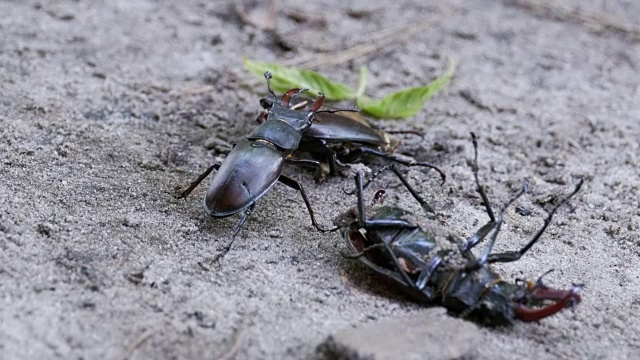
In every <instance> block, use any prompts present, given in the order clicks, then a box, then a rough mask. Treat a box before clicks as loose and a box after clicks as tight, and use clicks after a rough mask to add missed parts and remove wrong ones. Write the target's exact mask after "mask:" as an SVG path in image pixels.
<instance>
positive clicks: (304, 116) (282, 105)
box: [178, 72, 335, 258]
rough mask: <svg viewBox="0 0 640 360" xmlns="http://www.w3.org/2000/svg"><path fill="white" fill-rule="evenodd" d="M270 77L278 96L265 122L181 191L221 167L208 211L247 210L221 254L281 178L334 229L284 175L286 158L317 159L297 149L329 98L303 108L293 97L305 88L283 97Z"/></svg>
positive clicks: (216, 214)
mask: <svg viewBox="0 0 640 360" xmlns="http://www.w3.org/2000/svg"><path fill="white" fill-rule="evenodd" d="M265 78H266V79H267V86H268V89H269V92H270V93H271V94H272V95H273V101H272V106H271V108H270V110H269V111H268V113H267V114H266V117H265V121H263V122H262V123H261V124H260V125H258V126H257V127H256V128H255V129H253V131H252V132H251V133H250V134H249V135H248V136H247V138H246V139H244V140H242V141H240V142H238V143H237V144H236V145H235V146H234V147H233V149H232V150H231V152H230V153H229V154H228V155H227V157H226V158H225V160H224V161H223V162H222V164H220V163H216V164H214V165H212V166H211V167H209V168H208V169H207V170H206V171H205V172H204V173H202V175H200V176H199V177H198V179H196V180H195V181H194V182H192V183H191V185H190V186H189V188H187V189H186V190H185V191H183V192H182V193H181V194H180V195H179V196H178V198H185V197H186V196H188V195H189V193H190V192H191V191H193V189H194V188H195V187H196V186H198V184H200V182H202V180H204V179H205V178H206V177H207V176H208V175H209V174H210V173H211V172H212V171H213V169H216V170H218V171H217V173H216V174H215V176H214V178H213V180H212V181H211V184H210V185H209V189H208V190H207V194H206V195H205V197H204V200H203V204H204V209H205V211H206V213H207V214H209V215H210V216H213V217H217V218H223V217H227V216H230V215H233V214H237V213H240V212H242V213H243V215H242V217H241V219H240V221H239V222H238V224H237V226H236V228H235V229H234V231H233V234H232V237H231V241H230V242H229V243H228V244H227V246H226V247H225V249H224V251H223V253H222V254H221V255H219V256H218V257H217V258H219V257H220V256H222V255H224V254H225V253H226V252H228V251H229V249H230V248H231V245H232V244H233V240H234V239H235V237H236V235H237V234H238V232H239V231H240V229H241V228H242V226H243V225H244V223H245V221H246V219H247V217H248V216H249V215H250V214H251V212H252V210H253V208H254V207H255V204H256V202H257V201H258V200H259V199H260V198H261V197H262V196H263V195H264V194H266V193H267V191H269V189H271V187H272V186H273V185H275V183H276V182H278V181H279V182H281V183H283V184H285V185H287V186H289V187H291V188H293V189H295V190H298V191H300V194H301V195H302V199H303V200H304V203H305V205H306V206H307V210H308V211H309V216H310V217H311V222H312V224H313V226H314V227H316V229H318V230H320V231H323V232H324V231H330V230H326V229H323V228H321V227H320V226H318V224H317V223H316V220H315V217H314V216H313V210H312V209H311V204H310V203H309V200H308V198H307V194H306V192H305V191H304V188H303V187H302V185H301V184H300V183H298V182H297V181H295V180H293V179H291V178H289V177H287V176H285V175H282V171H283V168H284V164H285V163H292V164H303V165H305V164H307V163H308V162H311V163H313V161H312V160H304V159H296V158H294V157H292V156H291V154H292V153H293V152H294V151H296V150H297V149H298V145H299V144H300V140H301V139H302V136H303V134H304V132H305V131H307V130H308V129H309V127H310V126H311V124H312V122H313V120H314V116H315V115H316V113H318V112H319V109H320V107H321V106H322V104H323V102H324V96H323V95H322V94H320V95H319V96H318V97H317V98H316V99H315V100H314V101H313V102H312V103H310V107H309V108H308V110H303V109H302V107H300V108H296V109H292V108H290V107H289V100H290V99H291V98H292V97H294V96H295V95H297V94H299V93H301V92H304V91H305V90H300V89H291V90H289V91H288V92H287V93H285V94H284V95H283V96H282V98H281V99H278V98H277V97H276V95H275V93H274V92H273V90H271V86H270V79H271V74H270V73H269V72H266V73H265ZM334 230H335V229H334Z"/></svg>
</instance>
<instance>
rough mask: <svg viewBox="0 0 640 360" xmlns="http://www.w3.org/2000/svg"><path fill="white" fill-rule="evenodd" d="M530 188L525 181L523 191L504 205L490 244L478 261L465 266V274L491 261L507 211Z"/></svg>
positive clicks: (495, 224)
mask: <svg viewBox="0 0 640 360" xmlns="http://www.w3.org/2000/svg"><path fill="white" fill-rule="evenodd" d="M528 186H529V183H528V182H527V181H525V182H524V184H523V186H522V190H520V191H519V192H518V193H517V194H516V195H515V196H514V197H513V198H511V200H509V202H507V203H506V204H505V205H504V207H502V209H501V210H500V213H499V214H498V218H497V219H496V222H495V223H494V226H495V228H494V232H493V234H491V237H490V238H489V243H488V244H487V246H486V247H485V248H484V250H483V251H482V255H480V257H479V258H478V259H476V260H473V261H469V262H468V263H467V264H466V265H465V267H464V271H465V272H471V271H474V270H478V269H479V268H481V267H482V266H484V264H486V263H487V260H488V259H489V254H490V253H491V250H492V249H493V244H495V242H496V238H497V237H498V234H499V233H500V227H501V226H502V217H503V215H504V212H505V210H506V209H507V208H508V207H509V206H510V205H511V204H513V203H514V202H515V201H516V200H518V198H520V197H521V196H522V195H524V193H525V192H526V191H527V187H528ZM481 230H482V229H481Z"/></svg>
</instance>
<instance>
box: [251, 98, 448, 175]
mask: <svg viewBox="0 0 640 360" xmlns="http://www.w3.org/2000/svg"><path fill="white" fill-rule="evenodd" d="M310 101H311V100H310V99H307V98H298V99H296V101H295V102H292V103H291V108H292V109H296V108H300V107H304V106H306V105H307V104H308V103H309V102H310ZM260 104H261V105H262V107H263V108H264V109H265V110H264V112H263V113H261V114H260V115H259V116H258V118H257V119H256V120H257V121H258V123H263V122H265V121H266V119H267V117H268V114H269V109H271V107H272V106H273V101H272V100H271V99H268V98H264V99H261V100H260ZM321 112H322V114H317V115H316V116H315V118H314V122H313V124H312V125H311V127H310V128H309V130H307V131H306V132H305V133H304V134H303V135H302V141H301V143H300V146H299V148H298V149H299V151H301V152H309V153H311V154H313V155H319V156H320V157H321V158H323V159H326V160H327V161H328V165H329V169H330V170H329V173H330V174H331V175H335V174H336V173H337V171H338V169H340V168H344V167H346V166H347V165H346V164H352V163H356V162H359V161H361V160H362V158H363V157H364V156H366V155H371V156H377V157H381V158H384V159H387V160H389V161H392V162H395V163H399V164H402V165H405V166H421V167H428V168H432V169H434V170H436V171H437V172H438V173H439V174H440V176H441V178H442V182H443V183H444V181H445V179H446V175H445V173H444V172H443V171H442V170H440V169H439V168H438V167H437V166H435V165H432V164H430V163H427V162H418V161H415V160H413V159H408V158H406V157H404V158H403V157H400V156H396V155H393V153H394V152H395V150H396V149H397V148H398V146H399V145H400V140H399V139H398V138H396V137H394V136H392V134H406V133H409V134H416V135H422V134H420V133H418V132H416V131H386V132H385V131H383V130H381V129H376V128H374V127H372V126H371V124H369V123H368V122H367V121H366V119H365V118H364V117H363V116H362V115H361V114H360V113H358V112H357V111H349V112H345V111H344V110H331V109H329V110H323V111H321ZM332 144H340V145H344V146H345V149H344V150H345V152H344V153H338V152H336V150H335V149H334V148H333V147H332V146H331V145H332ZM308 165H314V166H316V167H317V169H318V172H317V174H316V178H320V177H321V176H322V174H321V163H320V162H317V163H315V164H312V163H309V164H308Z"/></svg>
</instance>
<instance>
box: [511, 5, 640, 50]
mask: <svg viewBox="0 0 640 360" xmlns="http://www.w3.org/2000/svg"><path fill="white" fill-rule="evenodd" d="M513 3H514V4H515V5H516V6H519V7H522V8H525V9H528V10H532V11H537V12H540V13H545V14H549V15H550V16H555V17H557V18H559V19H560V20H566V19H569V20H574V21H577V22H579V23H581V24H584V25H585V26H588V27H590V28H592V29H595V30H602V29H607V30H612V31H616V32H620V33H624V34H628V35H629V36H630V37H631V38H632V39H633V40H636V41H638V40H640V28H638V27H634V26H633V25H631V24H627V23H624V21H622V20H620V19H618V18H616V17H613V16H610V15H605V14H594V13H589V12H584V11H581V10H579V9H576V8H572V7H569V6H562V5H557V4H555V3H553V2H549V1H540V0H514V2H513Z"/></svg>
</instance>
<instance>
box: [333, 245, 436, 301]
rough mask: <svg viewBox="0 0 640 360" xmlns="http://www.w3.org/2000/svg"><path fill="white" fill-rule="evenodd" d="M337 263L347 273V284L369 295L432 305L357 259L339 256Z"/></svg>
mask: <svg viewBox="0 0 640 360" xmlns="http://www.w3.org/2000/svg"><path fill="white" fill-rule="evenodd" d="M338 265H339V266H340V269H342V270H343V271H344V272H345V273H346V274H347V275H346V277H347V279H348V281H349V284H348V285H349V286H352V287H354V288H357V289H358V290H361V291H363V292H365V293H367V294H369V295H376V296H381V297H384V298H386V299H388V300H390V301H394V302H400V303H403V304H405V305H412V306H427V307H431V306H432V305H430V304H425V303H424V302H422V303H421V301H420V298H419V296H418V295H417V294H415V295H414V294H411V292H409V291H407V289H405V288H403V287H402V285H400V284H398V283H397V282H396V281H394V280H392V279H389V278H386V277H384V276H382V275H380V274H378V273H376V272H375V271H373V270H371V269H369V268H368V267H367V266H366V265H364V264H362V263H361V262H360V261H358V259H350V258H348V257H345V256H341V257H340V260H339V262H338Z"/></svg>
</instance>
